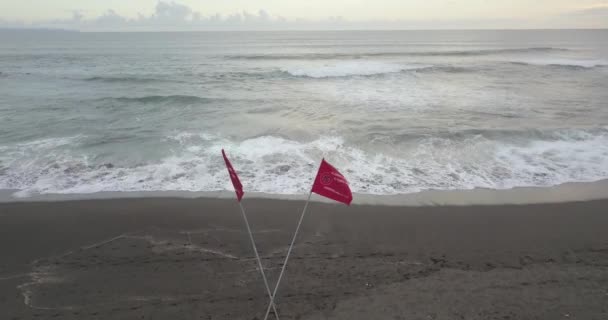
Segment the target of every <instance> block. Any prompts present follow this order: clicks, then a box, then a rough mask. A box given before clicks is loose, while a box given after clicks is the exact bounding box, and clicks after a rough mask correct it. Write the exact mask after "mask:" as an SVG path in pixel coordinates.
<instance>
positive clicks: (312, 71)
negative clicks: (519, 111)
mask: <svg viewBox="0 0 608 320" xmlns="http://www.w3.org/2000/svg"><path fill="white" fill-rule="evenodd" d="M469 71H474V70H473V69H472V68H465V67H456V66H450V65H444V66H433V65H423V64H410V65H407V64H397V63H388V62H375V61H365V62H363V61H343V62H338V63H334V64H325V65H307V66H299V67H295V66H294V67H288V68H282V69H281V72H283V73H285V74H287V75H289V76H293V77H306V78H317V79H319V78H344V77H370V76H381V75H387V74H393V73H402V72H422V73H435V72H443V73H462V72H469Z"/></svg>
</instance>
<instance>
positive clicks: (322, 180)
mask: <svg viewBox="0 0 608 320" xmlns="http://www.w3.org/2000/svg"><path fill="white" fill-rule="evenodd" d="M312 192H314V193H316V194H318V195H321V196H324V197H327V198H330V199H332V200H336V201H338V202H342V203H345V204H347V205H350V203H351V202H352V201H353V194H352V193H351V191H350V187H349V186H348V181H346V179H345V178H344V176H343V175H342V174H341V173H340V172H339V171H338V170H336V168H334V167H333V166H332V165H331V164H329V163H327V161H325V159H323V160H322V161H321V166H320V167H319V172H318V173H317V177H316V178H315V183H314V184H313V185H312Z"/></svg>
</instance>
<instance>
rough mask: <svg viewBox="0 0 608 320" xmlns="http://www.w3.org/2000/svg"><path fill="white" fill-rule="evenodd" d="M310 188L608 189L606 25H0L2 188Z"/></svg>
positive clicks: (23, 191) (25, 192) (19, 191)
mask: <svg viewBox="0 0 608 320" xmlns="http://www.w3.org/2000/svg"><path fill="white" fill-rule="evenodd" d="M222 148H225V149H226V151H227V153H228V155H229V157H230V158H231V161H232V163H233V165H234V166H235V168H236V169H237V171H238V172H239V175H240V177H241V180H242V182H243V185H244V187H245V191H246V192H251V191H256V192H264V193H270V194H283V195H285V194H288V195H289V194H301V193H306V192H307V191H308V190H309V189H310V186H311V183H312V180H313V178H314V175H315V174H316V170H317V167H318V165H319V163H320V160H321V158H323V157H325V159H326V160H327V161H329V162H330V163H332V164H333V165H334V166H336V167H337V168H338V169H339V170H341V171H342V173H343V174H344V175H345V176H346V178H347V179H348V180H349V182H350V185H351V187H352V190H353V191H354V192H356V193H363V194H374V195H385V194H387V195H388V194H390V195H398V194H409V193H415V192H419V191H423V190H468V189H475V188H486V189H509V188H514V187H526V186H538V187H545V186H546V187H549V186H555V185H559V184H563V183H567V182H587V181H597V180H602V179H606V178H608V30H520V31H326V32H190V33H188V32H184V33H79V32H59V31H57V32H54V31H0V189H6V190H14V194H13V196H14V197H30V196H34V195H40V194H72V193H74V194H82V193H85V194H87V193H96V192H104V191H112V192H122V191H219V190H231V188H232V187H231V184H230V181H229V179H228V175H227V171H226V168H225V166H224V163H223V160H222V157H221V153H220V150H221V149H222Z"/></svg>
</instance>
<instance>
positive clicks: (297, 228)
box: [264, 190, 312, 320]
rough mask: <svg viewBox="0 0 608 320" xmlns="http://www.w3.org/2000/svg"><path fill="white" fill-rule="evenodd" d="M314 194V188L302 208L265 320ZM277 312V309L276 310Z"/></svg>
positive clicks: (273, 304)
mask: <svg viewBox="0 0 608 320" xmlns="http://www.w3.org/2000/svg"><path fill="white" fill-rule="evenodd" d="M311 196H312V190H311V191H310V193H309V194H308V199H307V200H306V204H305V205H304V210H302V215H300V221H298V226H297V227H296V231H295V232H294V234H293V239H291V244H290V245H289V249H288V250H287V255H286V256H285V261H284V262H283V267H282V268H281V273H280V274H279V279H278V280H277V284H276V285H275V287H274V292H273V293H272V295H271V296H270V304H269V305H268V308H267V309H266V315H265V316H264V320H267V319H268V315H269V314H270V309H271V308H272V307H274V306H275V303H274V298H275V297H276V294H277V291H278V290H279V285H280V284H281V279H282V278H283V273H284V272H285V267H287V261H289V255H290V254H291V249H293V245H294V243H295V242H296V238H297V237H298V231H299V230H300V226H301V225H302V221H303V220H304V215H306V209H308V203H310V197H311ZM275 313H276V310H275Z"/></svg>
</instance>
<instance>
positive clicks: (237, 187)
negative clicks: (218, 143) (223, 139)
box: [222, 149, 245, 202]
mask: <svg viewBox="0 0 608 320" xmlns="http://www.w3.org/2000/svg"><path fill="white" fill-rule="evenodd" d="M222 156H224V162H226V168H228V174H230V180H232V185H233V186H234V192H236V198H237V199H238V200H239V202H240V201H241V199H242V198H243V195H244V194H245V192H243V185H242V184H241V181H240V180H239V176H237V175H236V171H234V168H233V167H232V164H230V160H228V157H226V152H224V149H222Z"/></svg>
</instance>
